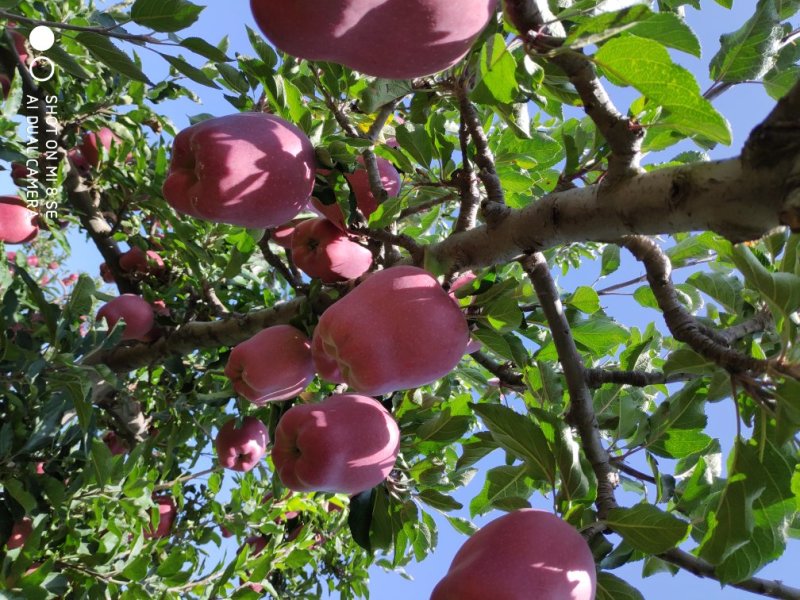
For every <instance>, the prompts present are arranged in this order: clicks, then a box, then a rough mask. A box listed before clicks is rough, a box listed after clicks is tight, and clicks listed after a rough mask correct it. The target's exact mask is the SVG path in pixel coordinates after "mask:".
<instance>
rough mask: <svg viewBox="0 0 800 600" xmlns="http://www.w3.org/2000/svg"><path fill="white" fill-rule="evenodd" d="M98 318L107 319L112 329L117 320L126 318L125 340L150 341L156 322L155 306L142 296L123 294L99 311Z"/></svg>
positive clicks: (123, 336) (123, 335)
mask: <svg viewBox="0 0 800 600" xmlns="http://www.w3.org/2000/svg"><path fill="white" fill-rule="evenodd" d="M97 318H98V319H105V320H106V323H107V324H108V328H109V330H111V329H112V328H113V327H114V325H116V324H117V321H119V320H120V319H124V320H125V331H124V332H123V334H122V339H123V340H139V341H142V342H147V341H150V339H151V336H150V332H151V330H152V329H153V325H154V324H155V317H154V315H153V307H152V306H150V304H149V303H148V302H147V301H146V300H145V299H144V298H142V297H141V296H137V295H136V294H122V295H121V296H119V297H117V298H114V299H113V300H111V301H110V302H108V303H107V304H105V305H104V306H103V307H102V308H101V309H100V310H99V311H97Z"/></svg>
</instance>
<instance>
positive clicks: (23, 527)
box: [6, 517, 33, 550]
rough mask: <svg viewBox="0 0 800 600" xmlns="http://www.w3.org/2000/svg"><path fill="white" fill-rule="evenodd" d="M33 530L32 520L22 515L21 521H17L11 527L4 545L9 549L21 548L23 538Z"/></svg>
mask: <svg viewBox="0 0 800 600" xmlns="http://www.w3.org/2000/svg"><path fill="white" fill-rule="evenodd" d="M32 532H33V521H31V519H30V518H29V517H23V518H22V520H21V521H17V522H16V523H14V525H13V526H12V527H11V536H9V538H8V541H7V542H6V547H7V548H8V549H9V550H14V549H15V548H21V547H22V546H23V545H24V544H25V540H27V539H28V536H29V535H30V534H31V533H32Z"/></svg>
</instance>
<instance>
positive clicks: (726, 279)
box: [687, 271, 744, 314]
mask: <svg viewBox="0 0 800 600" xmlns="http://www.w3.org/2000/svg"><path fill="white" fill-rule="evenodd" d="M687 282H688V283H690V284H691V285H693V286H694V287H696V288H697V289H698V290H700V291H701V292H704V293H705V294H708V295H709V296H710V297H711V298H713V299H714V300H716V301H717V302H719V303H720V304H721V305H722V306H723V307H724V308H725V310H727V311H728V312H730V313H733V314H737V313H739V311H741V310H742V305H743V303H744V301H743V299H742V287H743V286H742V282H741V281H739V280H738V279H737V278H736V277H734V276H733V275H730V274H727V273H720V272H718V271H711V272H702V271H699V272H697V273H692V275H691V276H689V278H688V279H687Z"/></svg>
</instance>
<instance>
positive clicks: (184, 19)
mask: <svg viewBox="0 0 800 600" xmlns="http://www.w3.org/2000/svg"><path fill="white" fill-rule="evenodd" d="M204 8H205V7H204V6H197V5H196V4H192V3H191V2H188V0H136V2H134V3H133V7H132V8H131V19H133V20H134V21H135V22H136V23H138V24H139V25H142V26H143V27H147V28H149V29H153V30H155V31H163V32H174V31H180V30H181V29H186V28H187V27H189V25H191V24H192V23H194V22H195V21H197V18H198V17H199V16H200V13H201V12H202V11H203V9H204Z"/></svg>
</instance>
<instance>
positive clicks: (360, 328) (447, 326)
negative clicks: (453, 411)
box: [311, 266, 469, 396]
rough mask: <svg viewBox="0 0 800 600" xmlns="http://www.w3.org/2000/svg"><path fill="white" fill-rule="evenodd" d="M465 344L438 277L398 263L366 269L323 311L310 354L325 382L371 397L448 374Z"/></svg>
mask: <svg viewBox="0 0 800 600" xmlns="http://www.w3.org/2000/svg"><path fill="white" fill-rule="evenodd" d="M468 341H469V330H468V327H467V321H466V319H465V317H464V315H463V313H462V312H461V310H460V309H459V308H458V307H457V306H456V304H455V302H453V299H452V298H450V296H449V295H448V294H447V292H445V291H444V289H442V286H441V285H439V282H438V281H436V279H435V278H434V277H433V276H432V275H431V274H430V273H428V272H427V271H424V270H423V269H419V268H417V267H410V266H398V267H391V268H389V269H385V270H383V271H378V272H377V273H373V274H372V275H370V276H369V277H367V278H366V279H365V280H364V281H363V282H362V283H361V284H360V285H359V286H358V287H357V288H355V289H354V290H353V291H352V292H350V293H349V294H347V295H346V296H345V297H344V298H342V299H341V300H339V301H338V302H336V304H334V305H333V306H331V307H330V308H328V309H327V310H326V311H325V312H324V313H323V314H322V316H321V317H320V320H319V324H318V325H317V328H316V329H315V330H314V338H313V341H312V344H311V353H312V356H313V357H314V364H315V365H316V366H317V370H318V372H320V373H321V374H323V377H325V378H326V379H328V380H330V381H333V382H336V383H347V384H348V385H349V386H350V387H351V388H352V389H353V390H355V391H357V392H360V393H362V394H368V395H370V396H377V395H380V394H388V393H390V392H394V391H396V390H405V389H410V388H415V387H419V386H421V385H427V384H429V383H432V382H434V381H436V380H437V379H439V378H441V377H443V376H445V375H447V374H448V373H449V372H450V371H452V370H453V368H454V367H455V366H456V365H457V364H458V361H459V360H460V359H461V357H462V356H463V355H464V351H465V349H466V347H467V342H468ZM334 365H335V367H334Z"/></svg>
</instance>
